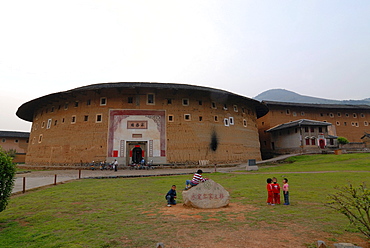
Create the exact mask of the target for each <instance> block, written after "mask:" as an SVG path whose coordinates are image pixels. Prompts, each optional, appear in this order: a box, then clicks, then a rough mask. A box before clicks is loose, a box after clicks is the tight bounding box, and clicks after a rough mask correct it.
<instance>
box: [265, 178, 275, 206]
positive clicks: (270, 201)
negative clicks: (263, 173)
mask: <svg viewBox="0 0 370 248" xmlns="http://www.w3.org/2000/svg"><path fill="white" fill-rule="evenodd" d="M266 181H267V185H266V189H267V205H275V204H274V192H273V191H272V179H271V178H267V180H266Z"/></svg>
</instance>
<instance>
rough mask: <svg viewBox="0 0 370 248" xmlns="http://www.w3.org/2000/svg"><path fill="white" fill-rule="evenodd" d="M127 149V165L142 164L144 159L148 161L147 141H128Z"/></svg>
mask: <svg viewBox="0 0 370 248" xmlns="http://www.w3.org/2000/svg"><path fill="white" fill-rule="evenodd" d="M126 147H127V149H126V164H132V163H135V164H137V163H140V161H141V160H142V159H143V158H144V159H145V161H146V160H147V142H146V141H127V146H126Z"/></svg>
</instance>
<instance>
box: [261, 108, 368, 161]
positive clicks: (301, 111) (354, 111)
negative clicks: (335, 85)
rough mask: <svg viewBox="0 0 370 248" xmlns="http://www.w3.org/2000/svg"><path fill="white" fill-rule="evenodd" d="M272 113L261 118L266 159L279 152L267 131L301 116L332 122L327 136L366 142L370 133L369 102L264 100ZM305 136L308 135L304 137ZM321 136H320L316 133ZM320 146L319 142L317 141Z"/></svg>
mask: <svg viewBox="0 0 370 248" xmlns="http://www.w3.org/2000/svg"><path fill="white" fill-rule="evenodd" d="M262 103H264V104H265V105H266V106H267V107H268V109H269V112H268V113H267V114H266V115H265V116H262V117H261V118H259V119H258V120H257V123H258V131H259V138H260V143H261V152H262V156H263V158H269V157H272V156H274V155H276V148H277V146H276V143H273V142H274V141H273V140H272V136H271V132H267V130H269V129H271V128H273V127H275V126H278V125H281V124H284V123H289V122H294V121H298V120H301V119H307V120H313V121H320V122H327V123H331V124H332V125H328V126H327V135H331V136H333V137H335V136H341V137H345V138H347V139H348V140H349V141H350V142H362V140H361V137H363V136H364V133H365V132H366V133H370V126H369V122H370V106H369V105H340V104H310V103H288V102H274V101H262ZM303 139H304V137H303ZM315 139H318V136H315ZM316 145H317V146H319V144H317V143H316Z"/></svg>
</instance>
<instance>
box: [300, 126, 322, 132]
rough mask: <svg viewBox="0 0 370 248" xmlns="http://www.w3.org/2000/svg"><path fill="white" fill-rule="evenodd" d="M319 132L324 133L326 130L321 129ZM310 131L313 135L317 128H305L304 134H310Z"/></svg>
mask: <svg viewBox="0 0 370 248" xmlns="http://www.w3.org/2000/svg"><path fill="white" fill-rule="evenodd" d="M318 130H319V133H322V132H323V130H324V129H323V127H319V128H318ZM309 131H310V132H311V133H313V132H315V128H314V127H304V132H305V133H308V132H309Z"/></svg>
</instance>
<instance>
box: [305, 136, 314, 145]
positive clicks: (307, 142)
mask: <svg viewBox="0 0 370 248" xmlns="http://www.w3.org/2000/svg"><path fill="white" fill-rule="evenodd" d="M310 141H311V142H310ZM305 143H306V146H309V145H311V146H314V145H316V138H315V137H311V138H309V137H305Z"/></svg>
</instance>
